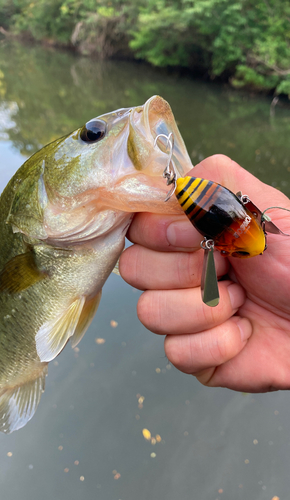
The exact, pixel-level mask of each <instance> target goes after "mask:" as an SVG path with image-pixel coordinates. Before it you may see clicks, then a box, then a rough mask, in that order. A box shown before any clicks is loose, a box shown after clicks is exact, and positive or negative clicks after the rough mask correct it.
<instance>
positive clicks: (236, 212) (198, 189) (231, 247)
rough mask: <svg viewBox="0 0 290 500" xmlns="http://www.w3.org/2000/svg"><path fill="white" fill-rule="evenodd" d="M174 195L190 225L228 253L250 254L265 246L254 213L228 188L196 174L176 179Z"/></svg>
mask: <svg viewBox="0 0 290 500" xmlns="http://www.w3.org/2000/svg"><path fill="white" fill-rule="evenodd" d="M175 195H176V198H177V199H178V201H179V204H180V206H181V207H182V209H183V210H184V212H185V213H186V215H187V217H188V218H189V220H190V222H191V223H192V224H193V225H194V227H195V228H196V229H197V230H198V231H199V232H200V233H201V234H202V235H203V236H204V237H205V238H206V239H207V240H213V242H214V247H215V249H216V250H219V251H220V252H221V254H222V255H225V256H229V257H240V258H245V257H254V256H255V255H259V254H262V253H263V251H264V250H265V247H266V239H265V233H264V231H263V228H262V226H261V224H260V223H259V221H258V220H257V217H255V215H254V214H253V213H252V212H251V211H250V210H248V209H247V207H246V206H245V205H243V203H242V201H241V200H240V199H239V198H238V197H237V196H236V195H234V193H232V192H231V191H230V190H229V189H227V188H225V187H224V186H221V185H220V184H217V183H216V182H212V181H208V180H206V179H200V178H198V177H184V178H179V179H177V180H176V188H175Z"/></svg>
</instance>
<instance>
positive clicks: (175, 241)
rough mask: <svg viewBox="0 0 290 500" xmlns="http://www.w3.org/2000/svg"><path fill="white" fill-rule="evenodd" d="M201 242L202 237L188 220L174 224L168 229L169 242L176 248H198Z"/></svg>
mask: <svg viewBox="0 0 290 500" xmlns="http://www.w3.org/2000/svg"><path fill="white" fill-rule="evenodd" d="M201 240H202V236H201V235H199V234H198V233H197V232H196V231H195V230H194V228H193V227H192V224H191V223H190V222H189V221H187V220H182V221H178V222H176V221H175V222H172V223H171V224H169V226H168V228H167V241H168V243H169V244H170V245H172V246H174V247H185V248H187V247H188V248H196V247H198V246H199V244H200V241H201Z"/></svg>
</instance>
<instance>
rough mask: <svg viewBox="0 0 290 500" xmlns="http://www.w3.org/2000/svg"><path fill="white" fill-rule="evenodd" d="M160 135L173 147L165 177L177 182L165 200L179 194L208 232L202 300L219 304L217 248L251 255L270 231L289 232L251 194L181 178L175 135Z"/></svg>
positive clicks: (203, 244) (262, 247)
mask: <svg viewBox="0 0 290 500" xmlns="http://www.w3.org/2000/svg"><path fill="white" fill-rule="evenodd" d="M160 138H165V139H166V141H167V143H166V146H167V147H169V160H168V163H167V166H166V168H165V170H164V173H163V177H165V178H166V179H167V185H170V184H172V185H173V186H172V188H171V190H170V191H169V193H168V195H167V197H166V199H165V201H167V200H169V198H170V197H171V196H172V195H173V194H175V195H176V198H177V200H178V202H179V204H180V206H181V207H182V209H183V211H184V212H185V214H186V215H187V217H188V218H189V220H190V222H191V223H192V224H193V226H194V227H195V228H196V229H197V231H199V233H200V234H202V235H203V236H204V239H203V240H202V242H201V248H203V250H204V251H205V257H204V263H203V271H202V278H201V290H202V300H203V302H204V303H205V304H207V305H208V306H211V307H215V306H217V305H218V303H219V290H218V281H217V275H216V270H215V263H214V257H213V252H214V249H216V250H218V251H219V252H220V253H221V254H222V255H224V256H226V257H238V258H249V257H254V256H256V255H261V254H263V252H264V250H266V248H267V244H266V234H267V233H274V234H282V235H284V236H289V235H287V234H285V233H283V232H282V231H281V230H280V229H279V228H278V227H277V226H276V225H275V224H274V223H273V222H272V221H271V219H270V218H269V217H268V216H267V215H266V214H265V211H266V210H265V211H264V212H261V210H260V209H259V208H258V207H257V206H256V205H254V203H253V202H252V201H251V200H250V198H249V197H248V196H247V195H243V194H242V193H241V192H238V193H236V194H234V193H233V192H232V191H230V190H229V189H227V188H226V187H224V186H222V185H221V184H218V183H217V182H213V181H210V180H206V179H201V178H198V177H189V176H187V177H180V178H177V175H176V171H175V168H174V163H173V160H172V152H173V136H172V134H170V135H169V136H166V135H164V134H159V135H158V136H157V137H156V139H155V144H156V143H157V141H158V139H160ZM271 208H272V207H271ZM267 210H268V209H267Z"/></svg>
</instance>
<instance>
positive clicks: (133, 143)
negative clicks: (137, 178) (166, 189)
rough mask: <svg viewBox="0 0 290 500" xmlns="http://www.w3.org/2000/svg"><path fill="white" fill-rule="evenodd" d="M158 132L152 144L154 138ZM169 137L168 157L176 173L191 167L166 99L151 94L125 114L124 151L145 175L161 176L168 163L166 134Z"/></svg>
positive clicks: (181, 173)
mask: <svg viewBox="0 0 290 500" xmlns="http://www.w3.org/2000/svg"><path fill="white" fill-rule="evenodd" d="M160 134H162V136H165V137H161V138H160V139H158V143H157V144H156V141H155V140H156V137H157V136H159V135H160ZM169 134H172V136H173V151H172V153H173V154H172V160H173V162H174V166H175V169H176V173H177V176H178V177H179V176H184V175H185V174H186V172H188V171H189V170H190V169H191V168H192V164H191V161H190V158H189V156H188V153H187V150H186V147H185V144H184V142H183V139H182V137H181V134H180V132H179V130H178V128H177V125H176V122H175V119H174V116H173V113H172V110H171V107H170V105H169V104H168V102H167V101H165V100H164V99H163V98H162V97H160V96H153V97H151V98H150V99H148V100H147V101H146V102H145V104H144V105H143V106H138V107H136V108H133V109H132V110H131V113H130V117H129V137H128V153H129V156H130V158H131V160H132V162H133V164H134V166H135V168H136V170H139V171H142V172H143V173H146V175H149V176H162V173H163V171H164V169H165V167H166V165H167V163H168V153H169V150H168V144H167V142H168V141H167V140H166V137H168V136H169Z"/></svg>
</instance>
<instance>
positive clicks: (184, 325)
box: [137, 281, 245, 335]
mask: <svg viewBox="0 0 290 500" xmlns="http://www.w3.org/2000/svg"><path fill="white" fill-rule="evenodd" d="M219 292H220V303H219V305H218V306H217V307H208V306H207V305H205V304H204V303H203V302H202V300H201V292H200V288H199V287H197V288H190V289H185V290H147V291H146V292H144V293H143V294H142V295H141V297H140V299H139V301H138V305H137V314H138V317H139V319H140V321H141V323H143V325H144V326H145V327H146V328H148V330H151V331H152V332H154V333H158V334H161V335H166V334H185V333H198V332H201V331H204V330H208V329H210V328H213V327H216V326H217V325H220V324H222V323H224V322H225V321H227V320H228V319H229V318H230V317H231V316H232V315H233V314H235V312H236V311H237V310H238V308H239V307H240V306H241V305H242V304H243V303H244V301H245V293H244V290H243V288H242V287H241V286H240V285H238V284H235V283H231V282H230V281H223V282H220V284H219Z"/></svg>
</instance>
